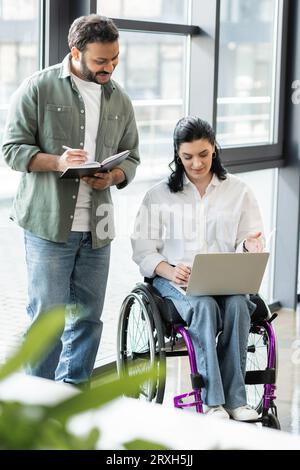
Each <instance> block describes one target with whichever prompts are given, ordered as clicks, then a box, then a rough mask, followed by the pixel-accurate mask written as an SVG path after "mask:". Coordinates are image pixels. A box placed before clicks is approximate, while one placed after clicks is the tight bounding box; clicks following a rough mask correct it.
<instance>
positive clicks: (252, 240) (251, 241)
mask: <svg viewBox="0 0 300 470" xmlns="http://www.w3.org/2000/svg"><path fill="white" fill-rule="evenodd" d="M261 235H262V233H261V232H257V233H253V234H251V235H249V237H248V238H247V239H246V241H245V248H246V249H247V250H248V251H249V252H250V253H262V251H263V250H264V242H263V239H262V238H261Z"/></svg>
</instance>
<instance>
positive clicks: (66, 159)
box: [57, 149, 87, 172]
mask: <svg viewBox="0 0 300 470" xmlns="http://www.w3.org/2000/svg"><path fill="white" fill-rule="evenodd" d="M86 161H87V152H86V151H85V150H82V149H68V150H66V151H65V152H64V153H63V154H62V155H61V156H60V157H58V160H57V171H61V172H63V171H65V170H66V169H67V168H69V167H74V166H79V165H82V164H83V163H86Z"/></svg>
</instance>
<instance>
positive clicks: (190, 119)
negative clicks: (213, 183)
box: [168, 116, 227, 193]
mask: <svg viewBox="0 0 300 470" xmlns="http://www.w3.org/2000/svg"><path fill="white" fill-rule="evenodd" d="M198 139H205V140H208V142H209V143H210V144H211V145H215V156H214V158H213V159H212V165H211V172H212V173H215V174H216V175H217V177H218V178H219V179H220V180H225V179H226V173H227V171H226V169H225V168H224V167H223V165H222V163H221V159H220V151H221V149H220V147H219V146H218V145H217V143H216V135H215V132H214V130H213V128H212V127H211V126H210V124H209V123H208V122H206V121H203V120H202V119H200V118H198V117H196V116H187V117H184V118H181V119H180V120H179V121H178V122H177V124H176V126H175V129H174V134H173V143H174V160H173V161H172V162H171V163H170V165H169V168H170V169H171V171H172V173H171V175H170V177H169V181H168V186H169V188H170V191H171V192H172V193H177V192H178V191H182V190H183V176H184V167H183V165H182V163H181V162H180V159H179V153H178V151H179V147H180V145H181V144H183V143H185V142H193V141H194V140H198Z"/></svg>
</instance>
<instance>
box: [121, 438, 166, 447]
mask: <svg viewBox="0 0 300 470" xmlns="http://www.w3.org/2000/svg"><path fill="white" fill-rule="evenodd" d="M123 446H124V447H125V449H127V450H170V449H169V448H168V447H164V446H163V445H161V444H157V443H156V442H151V441H144V440H143V439H135V440H133V441H129V442H125V443H124V444H123Z"/></svg>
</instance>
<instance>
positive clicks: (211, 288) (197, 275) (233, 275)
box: [172, 253, 270, 295]
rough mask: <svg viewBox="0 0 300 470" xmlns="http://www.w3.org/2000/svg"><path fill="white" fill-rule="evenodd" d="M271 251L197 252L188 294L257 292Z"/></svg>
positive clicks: (183, 289) (186, 287)
mask: <svg viewBox="0 0 300 470" xmlns="http://www.w3.org/2000/svg"><path fill="white" fill-rule="evenodd" d="M269 255H270V253H206V254H199V255H196V256H195V258H194V262H193V266H192V272H191V275H190V278H189V282H188V284H187V285H186V286H179V285H178V284H175V283H173V282H172V285H173V286H175V287H176V288H178V290H180V291H181V292H182V293H183V294H186V295H235V294H257V293H258V292H259V289H260V285H261V281H262V278H263V275H264V272H265V269H266V266H267V262H268V259H269Z"/></svg>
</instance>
